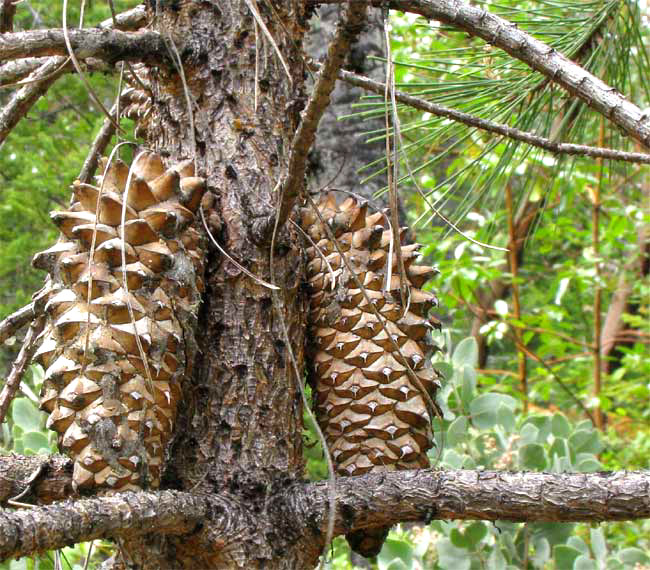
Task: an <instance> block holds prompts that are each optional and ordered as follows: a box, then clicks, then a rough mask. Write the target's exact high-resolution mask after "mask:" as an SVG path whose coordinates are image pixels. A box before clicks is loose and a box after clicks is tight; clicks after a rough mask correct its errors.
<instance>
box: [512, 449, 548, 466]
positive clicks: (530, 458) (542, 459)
mask: <svg viewBox="0 0 650 570" xmlns="http://www.w3.org/2000/svg"><path fill="white" fill-rule="evenodd" d="M519 465H520V466H521V467H523V468H524V469H532V470H534V471H544V469H546V466H547V465H548V460H547V458H546V452H545V451H544V448H543V447H542V446H541V445H540V444H539V443H527V444H526V445H524V446H522V447H521V448H520V449H519Z"/></svg>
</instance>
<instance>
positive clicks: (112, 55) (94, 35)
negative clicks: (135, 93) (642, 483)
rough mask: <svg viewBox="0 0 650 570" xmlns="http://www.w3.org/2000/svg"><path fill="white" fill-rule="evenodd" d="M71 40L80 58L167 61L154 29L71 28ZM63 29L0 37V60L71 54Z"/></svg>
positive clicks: (109, 60)
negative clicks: (131, 30) (68, 50)
mask: <svg viewBox="0 0 650 570" xmlns="http://www.w3.org/2000/svg"><path fill="white" fill-rule="evenodd" d="M68 33H69V35H70V43H71V44H72V49H73V50H74V52H75V55H76V56H77V59H86V58H89V57H95V58H99V59H102V60H104V61H106V62H108V63H115V62H116V61H122V60H135V61H155V62H156V63H160V62H161V59H162V60H166V59H167V57H168V52H167V50H166V48H165V44H164V42H163V39H162V37H161V36H160V34H158V33H156V32H151V31H141V32H122V31H120V30H110V29H98V28H93V29H82V30H79V29H70V30H68ZM67 53H68V52H67V50H66V45H65V39H64V37H63V30H61V29H50V30H34V31H29V32H16V33H13V34H4V35H2V36H0V60H9V59H18V58H23V57H43V56H48V55H61V56H62V55H67Z"/></svg>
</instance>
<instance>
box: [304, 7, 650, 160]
mask: <svg viewBox="0 0 650 570" xmlns="http://www.w3.org/2000/svg"><path fill="white" fill-rule="evenodd" d="M348 1H350V0H313V1H311V2H310V4H322V3H326V4H332V3H341V2H345V3H348ZM352 1H353V2H359V3H364V4H372V5H373V6H376V7H381V6H383V5H384V3H385V0H352ZM388 4H389V6H390V8H392V9H393V10H400V11H402V12H411V13H413V14H420V15H421V16H423V17H425V18H426V19H428V20H437V21H439V22H442V23H443V24H448V25H450V26H453V27H455V28H458V29H459V30H463V31H465V32H467V33H469V34H470V35H472V36H477V37H479V38H482V39H483V40H485V41H486V42H487V43H489V44H492V45H494V46H496V47H498V48H500V49H502V50H504V51H505V52H507V53H509V54H510V55H511V56H513V57H514V58H516V59H519V60H520V61H522V62H523V63H525V64H526V65H528V66H529V67H531V68H532V69H534V70H535V71H539V72H540V73H542V74H544V75H545V76H546V77H548V78H549V79H551V80H552V81H553V82H554V83H557V84H558V85H560V86H561V87H563V88H564V89H566V90H567V91H568V92H569V93H571V94H572V95H576V96H577V97H579V98H580V99H582V100H583V101H584V102H585V103H586V104H587V105H588V106H589V107H591V108H592V109H594V110H596V111H598V112H599V113H600V114H601V115H603V116H604V117H606V118H608V119H610V120H611V121H612V122H613V123H614V124H615V125H617V126H619V127H620V128H621V129H622V130H623V131H624V132H626V133H627V134H628V135H630V136H631V137H633V138H635V139H637V140H639V141H640V142H642V143H643V144H644V145H646V146H648V147H650V115H648V114H647V113H645V112H644V111H642V110H641V109H640V108H639V107H637V106H636V105H635V104H634V103H631V102H630V101H628V100H627V99H626V98H625V97H624V96H623V95H622V94H621V93H619V92H618V91H617V90H616V89H615V88H614V87H611V86H610V85H607V84H606V83H605V82H603V81H601V80H600V79H598V78H597V77H596V76H594V75H592V74H591V73H589V72H588V71H586V70H585V69H583V68H582V67H580V66H579V65H578V64H576V63H574V62H572V61H571V60H570V59H568V58H567V57H566V56H564V55H562V54H561V53H560V52H558V51H556V50H555V49H554V48H552V47H550V46H549V45H547V44H545V43H544V42H541V41H539V40H537V39H535V38H534V37H533V36H531V35H530V34H527V33H526V32H524V31H522V30H520V29H519V28H517V26H516V24H514V23H513V22H509V21H508V20H504V19H503V18H500V17H499V16H495V15H494V14H491V13H489V12H487V11H485V10H482V9H481V8H479V7H476V6H472V5H470V4H466V3H464V2H460V1H459V0H389V2H388Z"/></svg>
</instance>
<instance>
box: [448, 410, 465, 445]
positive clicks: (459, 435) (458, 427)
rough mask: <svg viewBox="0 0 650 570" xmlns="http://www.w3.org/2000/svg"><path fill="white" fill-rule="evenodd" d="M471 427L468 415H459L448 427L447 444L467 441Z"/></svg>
mask: <svg viewBox="0 0 650 570" xmlns="http://www.w3.org/2000/svg"><path fill="white" fill-rule="evenodd" d="M468 429H469V422H468V421H467V416H458V417H457V418H456V419H455V420H454V421H453V422H451V425H450V426H449V428H448V429H447V434H446V435H447V444H448V445H458V444H459V443H461V442H463V441H465V439H466V438H467V432H468Z"/></svg>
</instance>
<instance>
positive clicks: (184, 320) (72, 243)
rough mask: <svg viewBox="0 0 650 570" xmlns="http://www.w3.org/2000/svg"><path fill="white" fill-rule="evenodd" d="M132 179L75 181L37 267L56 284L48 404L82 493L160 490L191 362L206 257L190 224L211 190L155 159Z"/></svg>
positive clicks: (46, 358)
mask: <svg viewBox="0 0 650 570" xmlns="http://www.w3.org/2000/svg"><path fill="white" fill-rule="evenodd" d="M100 166H101V171H102V172H104V170H105V166H106V159H104V160H103V161H102V163H101V165H100ZM131 170H132V172H131V175H130V177H129V166H127V165H126V164H125V163H123V162H122V161H120V160H115V161H114V162H113V163H112V164H111V165H110V166H109V168H108V170H107V171H106V173H105V175H104V177H103V180H102V177H101V176H99V177H97V182H96V185H90V184H82V183H80V182H78V181H76V182H75V183H74V184H73V186H72V190H73V203H72V205H71V207H70V209H69V210H68V211H63V212H53V213H52V214H51V217H52V220H53V222H54V223H55V224H56V225H57V226H58V227H59V229H60V231H61V238H60V240H59V242H58V243H57V244H56V245H54V246H53V247H51V248H50V249H48V250H46V251H43V252H41V253H38V254H36V256H35V257H34V262H33V263H34V265H35V266H36V267H38V268H40V269H44V270H46V271H48V273H49V275H50V284H51V292H50V293H49V296H48V297H47V300H46V305H45V312H46V315H47V324H46V326H45V329H44V330H43V333H42V334H41V335H40V337H39V342H40V346H39V348H38V350H37V352H36V355H35V359H36V360H37V361H38V362H39V363H40V364H41V365H42V366H43V368H44V369H45V379H44V381H43V387H42V391H41V400H40V407H41V409H43V410H45V411H46V412H48V413H49V414H50V415H49V418H48V421H47V426H48V427H49V428H50V429H53V430H54V431H56V432H57V434H58V444H59V448H60V449H61V451H63V452H65V453H67V454H68V455H70V456H71V457H72V458H73V459H74V470H73V484H74V486H75V487H76V488H77V489H79V490H88V489H99V490H101V491H104V492H113V491H124V490H130V489H133V490H135V489H146V488H156V487H158V485H159V483H160V475H161V470H162V467H163V461H164V453H165V447H166V444H167V443H168V441H169V439H170V437H171V435H172V430H173V426H174V421H175V418H176V407H177V404H178V400H179V398H180V395H181V382H182V380H183V378H184V376H185V375H186V374H187V373H189V368H190V366H191V364H192V356H193V346H194V343H193V335H194V330H193V329H194V323H195V322H196V314H197V310H198V305H199V300H200V293H201V291H202V290H203V255H202V252H201V242H200V238H199V234H198V232H197V231H196V230H195V229H193V228H192V227H191V226H190V224H191V222H192V221H193V219H194V212H195V210H196V208H197V207H198V204H199V202H200V200H201V196H202V194H203V192H204V190H205V184H204V181H203V179H201V178H196V177H195V176H194V167H193V165H192V163H191V162H190V161H186V162H184V163H181V164H178V165H175V166H173V167H172V168H169V169H167V168H165V166H164V165H163V162H162V160H161V158H160V157H159V156H158V155H157V154H155V153H149V152H147V153H142V154H140V155H139V156H138V158H137V160H136V162H135V164H134V165H133V166H132V167H131ZM127 182H129V187H128V192H127V191H125V188H126V184H127ZM125 202H126V204H125ZM122 216H124V218H125V220H124V224H122ZM91 250H92V251H91ZM91 253H92V255H91Z"/></svg>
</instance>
